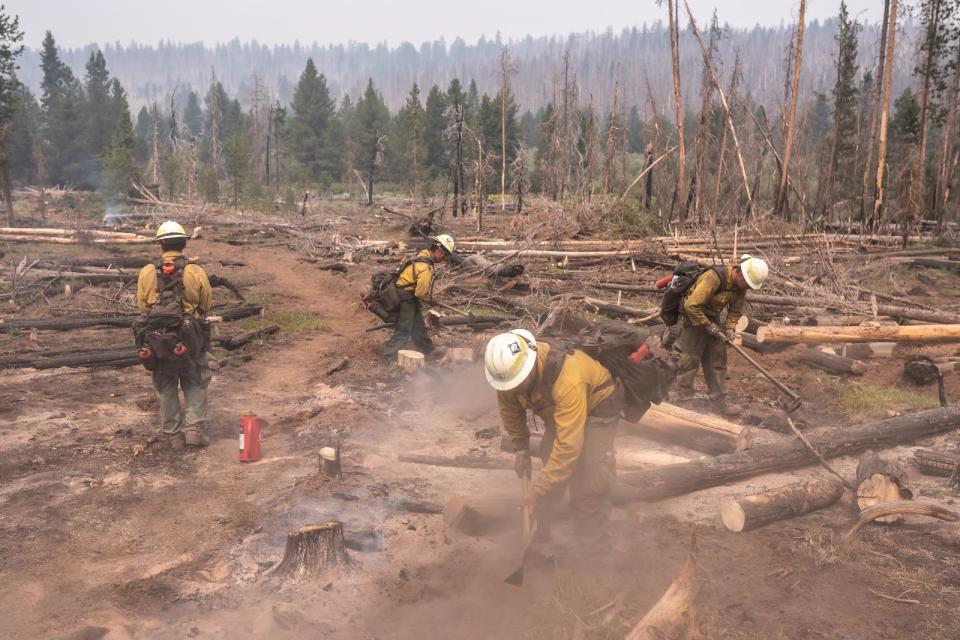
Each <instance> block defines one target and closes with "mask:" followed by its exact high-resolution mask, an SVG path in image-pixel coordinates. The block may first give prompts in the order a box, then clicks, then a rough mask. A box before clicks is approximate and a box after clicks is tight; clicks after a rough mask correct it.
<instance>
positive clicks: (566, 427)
mask: <svg viewBox="0 0 960 640" xmlns="http://www.w3.org/2000/svg"><path fill="white" fill-rule="evenodd" d="M549 354H550V344H549V343H547V342H544V341H542V340H541V341H538V342H537V364H536V367H535V369H534V373H533V375H535V376H536V378H535V382H534V385H533V387H532V388H531V389H530V390H529V391H528V392H526V393H520V392H519V391H518V390H516V389H512V390H510V391H498V392H497V402H498V404H499V407H500V420H501V421H502V422H503V428H504V429H505V430H506V431H507V433H508V434H509V435H510V439H511V441H512V442H513V446H514V447H515V448H516V449H517V451H524V450H526V449H527V448H528V447H529V446H530V429H529V428H528V427H527V410H530V411H533V412H534V414H536V415H537V416H539V417H540V418H541V419H542V420H543V421H544V422H545V423H546V424H548V425H552V426H553V427H554V429H555V430H556V434H557V437H556V440H555V441H554V443H553V450H552V451H551V452H550V459H549V460H547V462H546V464H545V465H544V466H543V469H542V470H541V471H540V473H539V474H538V475H537V478H536V480H534V482H533V493H534V494H535V495H536V496H538V497H539V496H543V495H544V494H546V493H547V491H548V490H549V489H550V488H551V487H553V486H555V485H558V484H560V483H561V482H564V481H565V480H567V479H568V478H569V477H570V476H571V475H572V474H573V469H574V467H575V465H576V463H577V459H578V458H579V457H580V451H581V449H582V448H583V436H584V428H585V427H586V423H587V416H588V415H589V414H590V412H591V411H593V410H594V409H595V408H596V407H597V405H599V404H600V403H601V402H603V401H604V400H606V399H607V398H609V397H610V396H611V395H613V393H614V392H615V391H616V387H615V386H614V384H613V379H612V378H611V376H610V372H609V371H607V369H606V368H605V367H604V366H603V365H601V364H600V363H599V362H597V361H596V360H594V359H593V358H591V357H590V356H588V355H587V354H586V353H584V352H583V351H580V350H579V349H577V350H575V351H574V352H573V353H572V354H570V355H568V356H567V357H566V358H565V359H564V361H563V365H562V367H561V368H560V374H559V375H558V376H557V380H556V382H555V383H554V384H553V387H552V388H547V385H546V383H545V381H544V379H543V377H544V373H543V371H544V367H545V366H546V362H547V357H548V356H549Z"/></svg>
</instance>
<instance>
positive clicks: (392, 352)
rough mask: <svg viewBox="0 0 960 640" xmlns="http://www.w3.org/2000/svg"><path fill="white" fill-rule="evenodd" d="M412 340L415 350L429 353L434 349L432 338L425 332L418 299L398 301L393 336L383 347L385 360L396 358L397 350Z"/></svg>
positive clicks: (425, 326) (425, 327)
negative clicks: (398, 306) (398, 305)
mask: <svg viewBox="0 0 960 640" xmlns="http://www.w3.org/2000/svg"><path fill="white" fill-rule="evenodd" d="M410 340H412V341H413V346H414V347H416V349H417V351H419V352H420V353H423V354H429V353H430V352H432V351H433V350H434V348H435V347H434V345H433V340H431V339H430V334H429V333H427V325H426V323H425V322H424V321H423V313H422V310H421V305H420V300H418V299H417V298H413V299H412V300H404V301H402V302H401V303H400V308H399V309H398V310H397V326H396V328H395V329H394V331H393V336H391V338H390V339H389V340H388V341H387V344H386V345H384V347H383V358H384V359H385V360H390V361H393V360H396V359H397V352H398V351H400V349H403V348H404V347H405V346H406V344H407V342H408V341H410Z"/></svg>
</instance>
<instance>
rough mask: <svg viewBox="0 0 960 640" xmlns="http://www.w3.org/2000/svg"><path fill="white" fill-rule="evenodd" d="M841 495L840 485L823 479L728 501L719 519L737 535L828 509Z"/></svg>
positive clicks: (841, 486)
mask: <svg viewBox="0 0 960 640" xmlns="http://www.w3.org/2000/svg"><path fill="white" fill-rule="evenodd" d="M842 495H843V483H842V482H841V481H840V480H839V479H837V478H834V477H833V476H824V477H822V478H817V479H815V480H810V481H805V482H796V483H793V484H789V485H787V486H785V487H779V488H777V489H770V490H768V491H764V492H763V493H757V494H754V495H750V496H746V497H744V498H738V499H736V500H731V501H730V502H727V503H726V504H724V505H723V507H722V508H721V510H720V518H721V520H723V526H725V527H726V528H727V529H729V530H730V531H733V532H734V533H740V532H742V531H750V530H751V529H756V528H758V527H762V526H765V525H768V524H770V523H772V522H778V521H780V520H786V519H787V518H794V517H796V516H800V515H803V514H805V513H810V512H811V511H816V510H817V509H822V508H823V507H828V506H830V505H831V504H833V503H834V502H836V501H837V500H839V499H840V496H842Z"/></svg>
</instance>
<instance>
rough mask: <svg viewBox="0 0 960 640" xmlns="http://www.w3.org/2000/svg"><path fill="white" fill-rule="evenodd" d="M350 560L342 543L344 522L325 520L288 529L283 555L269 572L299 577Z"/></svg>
mask: <svg viewBox="0 0 960 640" xmlns="http://www.w3.org/2000/svg"><path fill="white" fill-rule="evenodd" d="M349 563H350V556H348V555H347V552H346V550H345V549H344V546H343V525H342V524H340V523H339V522H326V523H324V524H311V525H306V526H303V527H300V528H299V529H294V530H293V531H291V532H290V533H288V534H287V547H286V549H285V550H284V552H283V559H282V560H281V561H280V563H279V564H277V565H276V566H274V568H273V569H271V570H270V573H272V574H273V575H277V576H280V577H283V578H293V579H295V580H299V579H301V578H306V577H314V576H317V575H320V574H321V573H323V572H324V571H326V570H327V569H329V568H331V567H336V566H340V565H347V564H349Z"/></svg>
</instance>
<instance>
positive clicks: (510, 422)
mask: <svg viewBox="0 0 960 640" xmlns="http://www.w3.org/2000/svg"><path fill="white" fill-rule="evenodd" d="M497 405H498V406H499V407H500V422H502V423H503V429H504V431H506V432H507V435H508V436H510V441H511V442H512V443H513V447H514V449H516V450H517V451H526V450H527V449H529V448H530V429H529V428H528V427H527V410H526V409H524V408H523V405H521V404H520V401H519V400H517V396H516V395H515V394H513V393H510V392H509V391H498V392H497Z"/></svg>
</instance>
